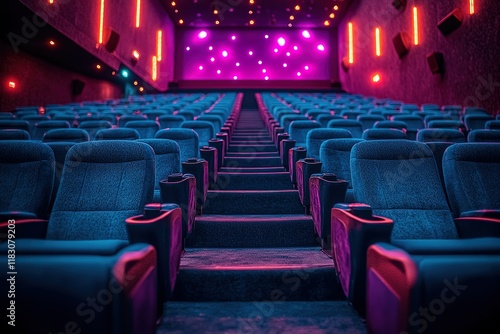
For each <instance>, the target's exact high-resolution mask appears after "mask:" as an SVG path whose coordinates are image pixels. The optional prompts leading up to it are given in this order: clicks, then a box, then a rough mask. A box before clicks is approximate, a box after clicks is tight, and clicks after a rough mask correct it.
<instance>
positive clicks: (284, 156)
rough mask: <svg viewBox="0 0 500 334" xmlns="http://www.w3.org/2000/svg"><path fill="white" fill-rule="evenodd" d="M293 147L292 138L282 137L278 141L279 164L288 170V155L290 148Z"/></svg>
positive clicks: (293, 141)
mask: <svg viewBox="0 0 500 334" xmlns="http://www.w3.org/2000/svg"><path fill="white" fill-rule="evenodd" d="M293 147H295V140H293V139H283V140H282V141H280V146H279V148H280V157H281V164H282V166H283V167H284V168H285V170H287V171H289V170H288V155H289V154H290V152H289V151H290V149H291V148H293Z"/></svg>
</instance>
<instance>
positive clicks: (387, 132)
mask: <svg viewBox="0 0 500 334" xmlns="http://www.w3.org/2000/svg"><path fill="white" fill-rule="evenodd" d="M362 139H364V140H381V139H408V137H407V136H406V133H404V132H403V131H402V130H399V129H384V128H374V129H367V130H365V131H363V136H362Z"/></svg>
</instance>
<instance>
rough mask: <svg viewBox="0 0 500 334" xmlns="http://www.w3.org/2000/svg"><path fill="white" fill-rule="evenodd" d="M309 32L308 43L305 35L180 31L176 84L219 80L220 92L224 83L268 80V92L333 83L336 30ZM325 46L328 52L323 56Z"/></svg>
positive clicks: (291, 31)
mask: <svg viewBox="0 0 500 334" xmlns="http://www.w3.org/2000/svg"><path fill="white" fill-rule="evenodd" d="M201 31H206V32H207V36H206V37H205V38H200V37H199V36H198V35H199V33H200V32H201ZM308 31H309V33H310V38H304V36H303V35H302V30H299V29H259V28H256V29H248V28H247V29H234V30H229V29H212V30H209V29H189V28H186V29H179V30H178V31H177V33H176V40H177V44H176V49H177V50H176V64H177V66H176V74H175V78H176V80H177V81H180V82H182V81H192V82H197V83H198V84H200V83H202V82H203V81H214V80H215V81H217V83H215V84H216V85H218V86H220V83H221V82H224V85H225V86H230V85H238V86H240V83H241V82H246V85H248V84H249V83H250V85H252V84H251V83H252V82H254V84H258V83H259V82H260V83H264V82H265V81H266V77H267V81H268V82H269V83H266V86H269V85H270V86H272V85H273V84H272V82H273V81H275V82H276V83H277V82H279V81H280V85H282V83H283V82H284V81H287V80H293V81H299V82H300V81H302V82H304V83H305V82H306V81H316V82H317V81H324V82H327V83H329V82H330V79H331V75H332V71H331V70H330V58H331V56H330V55H331V54H336V53H337V52H336V48H335V47H336V44H334V49H333V50H331V44H330V42H331V39H332V37H331V34H332V30H327V29H309V30H308ZM233 36H234V39H233ZM266 36H267V38H266ZM279 38H283V41H284V45H280V44H279V43H278V40H279ZM319 45H322V46H323V47H324V49H322V50H319V49H318V46H319ZM224 51H226V52H227V56H226V57H224V55H223V52H224ZM250 53H251V54H250ZM259 61H260V62H261V64H259ZM200 68H201V69H200ZM218 71H220V72H218ZM298 73H300V75H299V74H298ZM333 73H335V72H333ZM235 76H236V77H237V80H234V77H235ZM232 81H237V83H236V84H235V83H234V82H232Z"/></svg>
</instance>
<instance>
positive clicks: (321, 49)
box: [317, 44, 325, 51]
mask: <svg viewBox="0 0 500 334" xmlns="http://www.w3.org/2000/svg"><path fill="white" fill-rule="evenodd" d="M317 48H318V50H319V51H325V46H324V45H323V44H320V45H318V46H317Z"/></svg>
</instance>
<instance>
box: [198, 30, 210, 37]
mask: <svg viewBox="0 0 500 334" xmlns="http://www.w3.org/2000/svg"><path fill="white" fill-rule="evenodd" d="M207 35H208V34H207V32H206V31H205V30H203V31H200V33H199V34H198V37H199V38H200V39H203V38H206V37H207Z"/></svg>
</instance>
